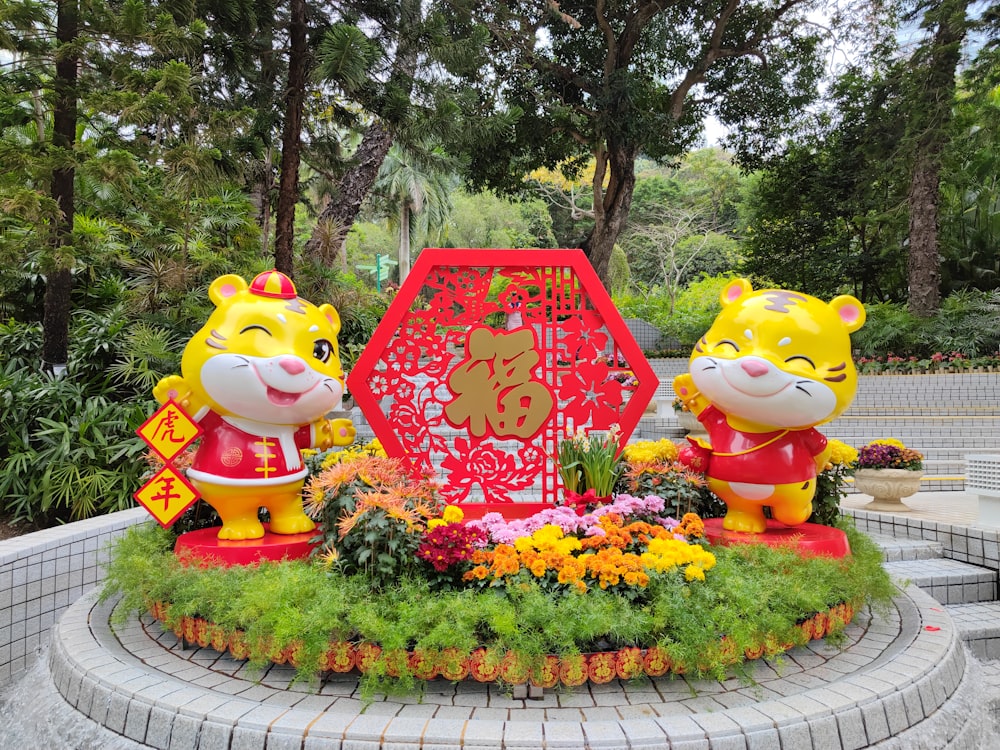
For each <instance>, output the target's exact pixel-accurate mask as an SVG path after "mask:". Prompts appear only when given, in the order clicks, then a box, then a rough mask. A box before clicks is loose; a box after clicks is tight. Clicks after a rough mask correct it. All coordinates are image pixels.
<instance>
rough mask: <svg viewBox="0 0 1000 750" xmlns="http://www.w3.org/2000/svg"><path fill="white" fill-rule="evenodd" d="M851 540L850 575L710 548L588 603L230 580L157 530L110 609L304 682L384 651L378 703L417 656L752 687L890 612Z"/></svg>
mask: <svg viewBox="0 0 1000 750" xmlns="http://www.w3.org/2000/svg"><path fill="white" fill-rule="evenodd" d="M847 533H848V535H849V538H850V543H851V548H852V551H853V554H852V555H851V556H849V557H847V558H845V559H843V560H832V559H828V558H821V557H817V558H801V557H799V556H798V555H797V554H796V553H795V552H793V551H791V550H788V549H771V548H768V547H765V546H762V545H761V546H758V545H752V546H739V547H731V548H709V547H708V546H707V545H704V544H701V543H699V544H697V546H698V547H699V548H700V549H702V550H703V552H704V554H709V555H711V556H713V557H714V564H713V565H711V566H710V567H708V568H707V569H706V570H704V579H703V580H702V578H701V577H700V576H688V575H685V573H684V568H683V567H674V568H670V569H666V570H665V571H663V572H660V573H657V572H650V573H649V580H648V581H647V582H646V585H644V586H642V587H641V588H636V587H623V586H608V587H601V586H600V585H591V586H587V587H586V590H585V591H581V590H579V589H577V588H574V587H571V586H569V587H556V586H552V585H547V584H546V581H545V580H543V577H540V576H535V575H534V574H533V573H532V571H530V570H528V569H521V570H519V571H518V573H516V574H514V575H512V576H510V577H509V578H507V579H505V580H504V581H503V582H502V583H500V584H499V585H468V586H461V585H441V580H440V578H439V577H437V576H435V575H434V572H433V567H432V566H430V565H427V566H425V567H424V568H423V569H422V571H423V572H421V568H419V567H417V568H410V569H407V570H405V571H403V570H398V571H395V573H396V574H395V575H394V576H391V577H388V578H379V577H377V576H375V577H373V576H372V575H369V574H368V573H367V572H365V571H364V570H356V571H355V572H353V573H346V572H344V571H342V570H341V569H339V568H338V566H335V565H333V566H331V565H330V564H328V563H327V562H326V561H324V560H323V559H322V558H320V557H317V558H313V559H311V560H303V561H284V562H280V563H262V564H259V565H254V566H242V567H231V568H221V567H213V566H205V565H198V564H191V561H190V560H187V561H186V560H182V559H179V558H178V557H177V556H176V555H174V553H173V552H172V548H173V543H174V539H175V537H174V536H173V535H172V534H171V533H169V532H167V531H164V530H162V529H160V528H159V527H155V526H151V525H147V526H142V527H137V528H134V529H132V530H130V531H129V532H128V533H127V534H126V535H125V537H124V538H123V539H122V540H121V541H120V542H119V543H118V544H117V546H116V549H115V551H114V555H113V558H112V561H111V564H110V566H109V571H108V573H109V575H108V579H107V583H106V585H105V589H104V591H103V596H104V597H111V596H114V595H121V596H122V598H123V601H122V606H120V607H118V609H117V610H116V611H117V613H118V614H117V616H118V617H120V618H124V617H126V616H128V615H129V614H131V613H135V612H144V611H146V610H148V609H150V608H151V607H153V606H154V604H155V603H159V602H166V603H169V608H168V609H167V610H166V611H158V614H160V616H161V617H162V618H163V619H164V621H165V624H166V626H167V627H169V628H175V629H178V628H180V627H181V623H182V620H183V619H184V618H187V617H192V616H197V617H201V618H204V619H205V620H206V621H208V622H209V623H212V624H213V625H214V626H215V627H216V628H217V629H218V630H219V632H220V634H221V635H222V636H224V637H225V639H226V640H228V639H229V638H231V636H232V635H233V634H234V633H239V634H240V641H241V643H242V644H244V646H245V650H246V654H247V656H248V657H249V658H250V660H251V662H252V663H255V664H259V665H263V664H265V663H267V662H268V661H270V660H272V659H273V658H274V656H275V655H276V654H285V655H288V654H291V653H294V661H295V665H296V667H297V669H298V673H299V676H300V677H301V678H302V679H306V680H310V679H314V678H315V676H316V675H317V674H318V673H320V672H321V671H322V670H323V669H324V668H326V667H327V666H328V664H327V662H326V661H325V660H326V659H327V658H328V653H329V652H330V649H331V644H335V643H344V642H348V643H352V644H377V645H378V646H379V647H380V648H381V653H380V654H375V655H374V656H373V661H372V663H371V664H370V665H369V666H368V669H367V671H366V672H365V674H364V675H362V677H361V680H362V688H363V690H364V691H365V692H366V693H367V694H369V695H370V694H371V693H372V692H374V691H388V690H393V689H396V690H399V689H402V690H409V689H413V688H414V685H415V677H414V668H413V665H412V664H411V663H407V662H406V660H405V659H404V660H403V661H402V662H401V663H396V664H392V663H391V662H392V654H399V653H401V652H403V651H410V652H414V651H416V652H424V653H441V652H442V651H444V650H446V649H447V650H450V652H451V653H457V654H461V655H463V656H464V655H466V654H471V653H473V652H474V651H476V650H477V649H485V653H486V654H487V658H490V659H493V660H495V661H499V660H500V659H502V658H503V657H504V656H505V655H506V654H508V653H514V654H517V655H518V657H519V658H520V659H522V660H523V662H524V663H525V664H526V665H528V669H529V671H530V668H531V667H532V665H537V664H539V663H541V662H542V661H543V660H544V659H545V658H546V657H547V656H549V655H553V654H554V655H560V656H566V655H573V654H579V653H586V652H595V651H596V652H602V651H609V650H612V649H622V648H628V647H637V648H640V649H649V648H657V649H661V650H662V653H664V654H665V655H666V657H667V658H668V659H669V661H670V663H671V664H672V665H673V669H674V671H676V672H687V673H693V674H696V675H711V676H714V677H716V678H720V677H722V676H723V675H724V674H726V673H727V670H735V672H736V673H737V674H738V673H740V671H741V664H742V662H743V660H744V658H745V657H746V654H747V653H750V654H757V655H759V654H761V653H764V654H768V655H773V654H776V653H780V652H781V651H783V650H785V649H787V648H789V647H791V646H793V645H797V644H801V643H803V642H804V641H805V640H807V639H808V637H809V636H808V635H807V634H804V633H803V629H802V628H800V627H799V625H800V623H802V622H803V621H805V620H808V619H809V618H810V617H812V616H813V615H814V614H815V613H817V612H825V611H828V610H829V609H830V608H831V607H832V606H834V605H838V604H840V603H842V602H848V603H851V605H853V606H854V607H858V606H861V605H863V604H869V605H875V606H876V607H878V606H882V605H884V604H886V603H887V602H888V600H889V598H890V597H891V596H892V595H893V593H894V589H893V587H892V584H891V583H890V581H889V579H888V577H887V576H886V574H885V572H884V571H883V570H882V567H881V553H880V552H879V550H878V549H877V548H876V547H875V545H874V544H873V543H872V542H871V541H870V540H869V539H868V538H867V537H865V536H864V535H862V534H860V533H857V532H855V531H853V530H851V529H848V530H847ZM470 564H471V563H470ZM223 642H226V641H225V640H224V641H223ZM389 673H391V674H392V675H393V676H392V677H389V676H388V675H389Z"/></svg>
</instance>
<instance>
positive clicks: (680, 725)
mask: <svg viewBox="0 0 1000 750" xmlns="http://www.w3.org/2000/svg"><path fill="white" fill-rule="evenodd" d="M656 723H657V724H659V725H660V726H661V727H662V728H663V731H664V732H666V733H667V737H668V738H669V740H670V744H671V746H673V745H674V744H676V743H678V742H685V741H689V740H700V739H704V738H705V737H706V735H705V730H704V729H703V728H702V727H701V726H700V725H699V724H698V723H697V722H696V721H695V720H694V719H692V718H691V717H690V716H681V715H673V716H662V717H660V718H658V719H656Z"/></svg>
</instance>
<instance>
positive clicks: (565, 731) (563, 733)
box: [470, 721, 584, 748]
mask: <svg viewBox="0 0 1000 750" xmlns="http://www.w3.org/2000/svg"><path fill="white" fill-rule="evenodd" d="M471 725H472V724H471V723H470V726H471ZM542 732H543V733H544V734H545V747H546V748H557V747H567V748H581V747H584V740H583V729H581V727H580V724H579V723H577V722H573V721H547V722H545V723H544V724H543V725H542Z"/></svg>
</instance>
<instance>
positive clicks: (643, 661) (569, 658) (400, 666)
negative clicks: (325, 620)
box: [149, 602, 857, 688]
mask: <svg viewBox="0 0 1000 750" xmlns="http://www.w3.org/2000/svg"><path fill="white" fill-rule="evenodd" d="M169 609H170V605H169V604H168V603H164V602H157V603H155V604H153V605H151V606H150V607H149V611H150V614H151V615H152V616H153V617H154V618H155V619H157V620H159V621H160V622H162V623H163V624H164V625H166V622H167V615H168V612H169ZM856 609H857V607H856V605H855V604H853V603H851V602H843V603H841V604H837V605H834V606H833V607H830V609H829V610H827V611H825V612H818V613H817V614H815V615H813V616H812V617H810V618H809V619H807V620H805V621H803V622H801V623H799V624H798V626H797V627H798V629H799V630H800V631H801V633H802V636H803V639H804V640H803V642H804V643H808V642H809V641H811V640H819V639H821V638H825V637H826V636H827V635H829V634H830V633H834V632H837V631H838V630H841V629H843V628H845V627H846V626H847V625H848V623H850V622H851V621H852V620H853V619H854V615H855V612H856ZM173 632H174V634H175V635H176V636H177V638H178V639H183V640H185V641H186V642H188V643H191V644H197V645H198V646H200V647H202V648H208V647H209V646H211V647H212V648H214V649H215V650H216V651H218V652H219V653H225V652H226V651H229V653H230V654H231V655H232V657H233V658H234V659H240V660H242V659H246V658H247V657H248V656H249V653H250V648H249V644H248V643H247V641H246V635H245V633H244V632H243V631H241V630H236V631H228V630H226V629H225V628H223V627H222V626H221V625H216V624H214V623H211V622H208V621H207V620H204V619H202V618H200V617H190V616H184V617H182V618H181V619H180V620H179V621H178V622H177V623H176V625H175V626H174V627H173ZM795 645H796V643H793V642H787V643H779V642H778V641H777V640H776V639H775V638H774V637H773V636H767V637H766V638H764V639H763V640H762V641H761V642H760V643H758V644H757V645H756V646H755V647H753V648H748V649H746V650H745V652H744V654H743V655H744V657H745V658H746V659H747V660H755V659H760V658H761V657H763V656H775V655H777V654H780V653H784V652H785V651H788V650H789V649H791V648H793V647H794V646H795ZM296 650H297V647H296V646H294V645H292V646H289V647H287V648H285V649H275V650H273V651H272V652H271V653H270V657H269V658H270V659H271V661H272V662H274V663H275V664H290V665H291V666H297V658H296ZM722 653H723V655H724V656H726V657H727V660H729V663H731V664H735V663H736V662H738V661H739V659H738V655H737V654H736V652H735V649H734V648H729V649H727V648H726V639H725V638H723V639H722ZM380 660H384V663H385V673H386V674H387V675H389V676H390V677H398V676H400V674H402V672H403V671H404V670H408V671H409V672H410V673H411V674H412V675H413V676H414V677H416V678H417V679H421V680H432V679H434V678H435V677H439V676H440V677H444V678H445V679H447V680H452V681H459V680H465V679H470V678H471V679H473V680H475V681H477V682H497V681H499V682H504V683H507V684H509V685H521V684H524V683H528V682H530V683H531V685H533V686H535V687H540V688H553V687H555V686H556V685H559V684H562V685H565V686H567V687H577V686H579V685H583V684H584V683H585V682H588V681H589V682H593V683H595V684H598V685H601V684H604V683H607V682H611V680H613V679H615V678H621V679H623V680H628V679H634V678H637V677H643V676H646V677H662V676H663V675H665V674H666V673H667V672H672V673H673V674H679V675H681V674H684V673H685V672H686V671H687V667H686V665H684V664H679V663H674V662H672V661H671V659H670V657H669V656H668V655H667V653H666V652H665V651H664V650H663V649H661V648H658V647H657V646H653V647H651V648H646V649H642V648H639V647H638V646H629V647H626V648H622V649H618V650H617V651H601V652H596V653H589V654H582V653H580V654H570V655H566V656H557V655H554V654H548V655H546V656H543V657H541V660H540V663H538V664H532V663H531V660H530V659H527V658H525V657H524V656H522V655H521V654H519V653H517V652H516V651H507V652H506V653H505V654H504V655H503V656H502V657H500V658H497V656H496V655H495V654H490V652H489V651H488V650H487V649H485V648H477V649H474V650H473V651H471V652H463V651H462V650H460V649H458V648H454V647H449V648H445V649H441V650H440V651H430V650H415V651H404V650H402V649H398V650H391V651H383V649H382V647H381V646H379V645H377V644H375V643H368V642H361V643H353V642H351V641H334V642H332V643H331V644H330V648H329V650H328V651H327V652H326V656H325V658H324V659H323V664H322V666H323V668H324V669H325V670H327V671H330V672H340V673H346V672H350V671H351V670H353V669H357V670H358V672H360V673H361V674H365V673H366V672H369V671H371V670H372V669H374V668H375V666H376V664H378V663H379V661H380Z"/></svg>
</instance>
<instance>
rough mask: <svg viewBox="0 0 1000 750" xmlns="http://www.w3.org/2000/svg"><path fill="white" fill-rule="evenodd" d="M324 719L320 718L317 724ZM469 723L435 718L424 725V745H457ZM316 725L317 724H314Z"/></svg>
mask: <svg viewBox="0 0 1000 750" xmlns="http://www.w3.org/2000/svg"><path fill="white" fill-rule="evenodd" d="M322 721H323V720H322V719H320V721H319V722H317V723H316V725H319V724H320V723H321V722H322ZM467 724H468V722H466V721H462V720H460V719H433V720H431V721H428V722H427V724H426V726H425V727H424V747H427V746H429V745H442V746H444V745H452V744H455V745H457V744H458V742H459V738H460V737H461V736H462V735H463V734H464V733H465V727H466V725H467ZM314 726H315V725H314Z"/></svg>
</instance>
